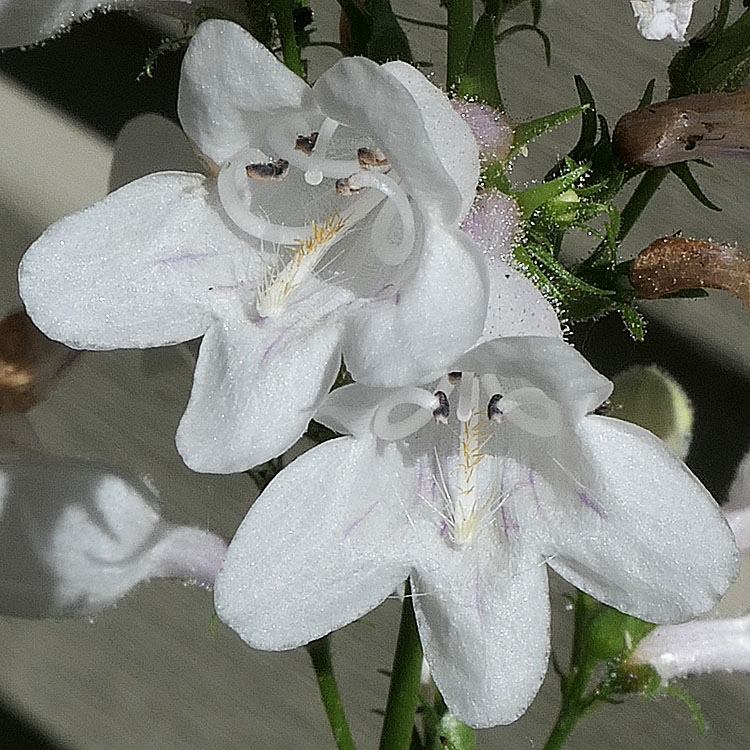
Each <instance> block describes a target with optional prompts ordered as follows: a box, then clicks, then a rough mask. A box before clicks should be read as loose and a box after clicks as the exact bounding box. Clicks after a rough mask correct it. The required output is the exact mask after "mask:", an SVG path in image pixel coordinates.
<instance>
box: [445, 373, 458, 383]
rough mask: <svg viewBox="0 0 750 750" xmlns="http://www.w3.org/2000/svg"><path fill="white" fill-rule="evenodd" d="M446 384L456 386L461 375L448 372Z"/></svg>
mask: <svg viewBox="0 0 750 750" xmlns="http://www.w3.org/2000/svg"><path fill="white" fill-rule="evenodd" d="M448 382H449V383H450V384H451V385H456V384H457V383H460V382H461V373H460V372H449V373H448Z"/></svg>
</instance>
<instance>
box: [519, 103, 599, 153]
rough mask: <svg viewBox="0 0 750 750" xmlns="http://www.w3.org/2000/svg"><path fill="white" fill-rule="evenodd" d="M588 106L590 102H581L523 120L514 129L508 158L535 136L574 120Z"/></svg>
mask: <svg viewBox="0 0 750 750" xmlns="http://www.w3.org/2000/svg"><path fill="white" fill-rule="evenodd" d="M588 108H589V105H588V104H581V105H579V106H577V107H569V108H568V109H561V110H560V111H559V112H553V113H552V114H551V115H544V116H543V117H538V118H537V119H536V120H532V121H531V122H522V123H520V124H519V125H516V127H515V128H514V129H513V143H512V144H511V147H510V154H509V155H508V159H511V158H512V157H513V156H514V155H515V154H516V153H518V150H519V149H521V148H523V147H524V146H525V145H526V144H527V143H529V142H530V141H533V140H534V138H537V137H538V136H540V135H542V133H546V132H547V131H548V130H552V129H553V128H556V127H557V126H558V125H562V124H563V123H564V122H567V121H568V120H572V119H573V118H574V117H577V116H578V115H580V114H581V113H583V112H585V111H586V110H587V109H588Z"/></svg>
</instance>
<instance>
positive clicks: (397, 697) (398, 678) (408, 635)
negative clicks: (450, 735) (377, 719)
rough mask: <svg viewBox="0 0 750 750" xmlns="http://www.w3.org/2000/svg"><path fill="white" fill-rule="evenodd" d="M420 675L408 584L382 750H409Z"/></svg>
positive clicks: (381, 745) (384, 722) (415, 629)
mask: <svg viewBox="0 0 750 750" xmlns="http://www.w3.org/2000/svg"><path fill="white" fill-rule="evenodd" d="M421 672H422V644H421V643H420V642H419V633H418V632H417V621H416V619H415V617H414V608H413V606H412V601H411V589H410V587H409V584H408V583H407V585H406V592H405V596H404V604H403V607H402V609H401V625H400V627H399V629H398V641H397V642H396V653H395V654H394V656H393V674H392V676H391V687H390V690H389V691H388V703H387V705H386V708H385V718H384V719H383V732H382V734H381V735H380V750H409V746H410V744H411V737H412V731H413V729H414V714H415V713H416V711H417V704H418V703H419V678H420V675H421Z"/></svg>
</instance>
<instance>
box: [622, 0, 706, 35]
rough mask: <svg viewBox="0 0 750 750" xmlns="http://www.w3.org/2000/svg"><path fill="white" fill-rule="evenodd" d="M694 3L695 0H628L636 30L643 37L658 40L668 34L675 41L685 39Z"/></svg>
mask: <svg viewBox="0 0 750 750" xmlns="http://www.w3.org/2000/svg"><path fill="white" fill-rule="evenodd" d="M694 3H695V0H630V4H631V6H632V7H633V13H634V14H635V16H636V18H637V19H638V31H640V33H641V35H642V36H643V37H644V38H645V39H651V40H656V41H658V40H660V39H666V38H667V37H668V36H669V37H672V39H674V40H675V41H676V42H682V41H684V39H685V31H686V30H687V27H688V24H689V23H690V17H691V16H692V15H693V4H694Z"/></svg>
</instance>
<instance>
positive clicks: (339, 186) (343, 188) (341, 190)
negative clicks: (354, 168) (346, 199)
mask: <svg viewBox="0 0 750 750" xmlns="http://www.w3.org/2000/svg"><path fill="white" fill-rule="evenodd" d="M363 190H364V188H361V187H354V186H353V185H352V178H351V177H342V178H341V179H339V180H336V194H337V195H355V194H356V193H361V192H362V191H363Z"/></svg>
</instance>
